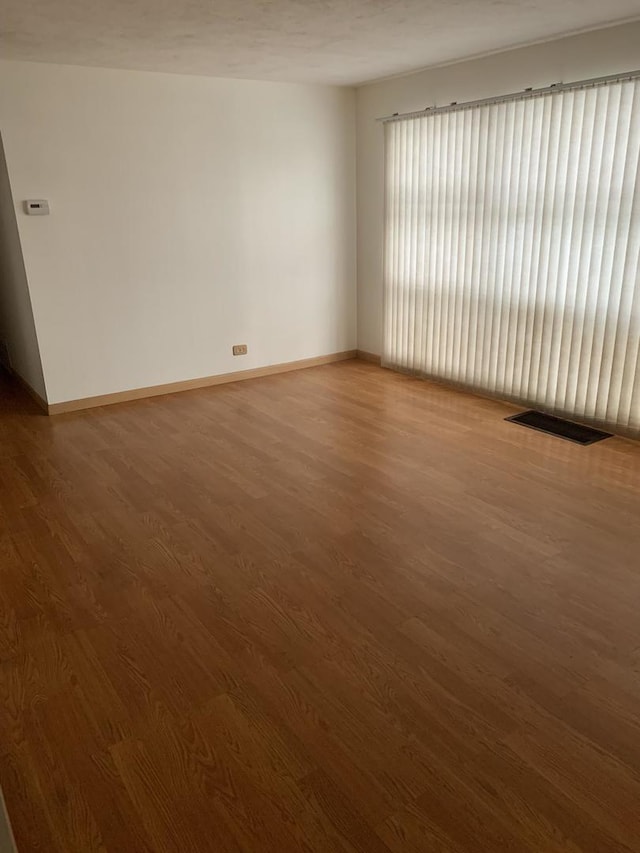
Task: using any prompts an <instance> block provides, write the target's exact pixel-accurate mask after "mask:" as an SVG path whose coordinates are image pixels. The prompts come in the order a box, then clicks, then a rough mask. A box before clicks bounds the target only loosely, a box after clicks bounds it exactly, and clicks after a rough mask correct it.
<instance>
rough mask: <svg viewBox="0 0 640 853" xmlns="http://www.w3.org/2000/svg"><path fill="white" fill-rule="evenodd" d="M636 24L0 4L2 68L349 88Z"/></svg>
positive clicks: (127, 3) (622, 2) (263, 2)
mask: <svg viewBox="0 0 640 853" xmlns="http://www.w3.org/2000/svg"><path fill="white" fill-rule="evenodd" d="M637 16H640V0H607V2H603V0H0V57H2V58H5V59H26V60H37V61H41V62H60V63H68V64H72V65H99V66H105V67H113V68H138V69H146V70H152V71H173V72H179V73H186V74H204V75H211V76H216V77H246V78H255V79H267V80H291V81H295V82H308V83H337V84H357V83H361V82H364V81H366V80H372V79H375V78H379V77H383V76H387V75H391V74H398V73H401V72H404V71H410V70H412V69H416V68H423V67H425V66H429V65H435V64H438V63H442V62H448V61H451V60H456V59H462V58H465V57H468V56H473V55H477V54H479V53H485V52H489V51H494V50H500V49H503V48H507V47H512V46H515V45H519V44H525V43H529V42H533V41H539V40H544V39H549V38H553V37H556V36H559V35H564V34H567V33H570V32H576V31H579V30H583V29H588V28H593V27H598V26H604V25H606V24H608V23H613V22H617V21H620V20H623V19H629V18H632V17H637Z"/></svg>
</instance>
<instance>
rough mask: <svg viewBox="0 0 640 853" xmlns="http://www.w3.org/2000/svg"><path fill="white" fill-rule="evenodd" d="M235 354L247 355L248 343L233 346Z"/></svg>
mask: <svg viewBox="0 0 640 853" xmlns="http://www.w3.org/2000/svg"><path fill="white" fill-rule="evenodd" d="M233 354H234V355H246V354H247V345H246V344H236V345H235V346H234V347H233Z"/></svg>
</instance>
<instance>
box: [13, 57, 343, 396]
mask: <svg viewBox="0 0 640 853" xmlns="http://www.w3.org/2000/svg"><path fill="white" fill-rule="evenodd" d="M354 100H355V95H354V92H353V91H352V90H348V89H338V88H332V87H320V86H318V87H314V86H296V85H289V84H279V83H260V82H252V81H241V80H219V79H211V78H202V77H188V76H178V75H168V74H152V73H144V72H128V71H112V70H104V69H88V68H72V67H66V66H53V65H41V64H32V63H19V62H0V131H1V132H2V135H3V137H4V143H5V149H6V156H7V163H8V168H9V175H10V178H11V184H12V187H13V195H14V200H15V203H16V209H17V217H18V227H19V231H20V238H21V241H22V247H23V253H24V259H25V267H26V272H27V277H28V281H29V288H30V292H31V299H32V303H33V310H34V317H35V323H36V328H37V331H38V339H39V342H40V350H41V354H42V362H43V367H44V374H45V378H46V385H47V392H48V393H47V396H48V400H49V402H52V403H55V402H61V401H64V400H70V399H77V398H81V397H86V396H92V395H96V394H105V393H110V392H115V391H121V390H126V389H131V388H139V387H144V386H149V385H156V384H161V383H165V382H172V381H178V380H182V379H191V378H197V377H201V376H209V375H212V374H217V373H226V372H230V371H234V370H244V369H247V368H250V367H256V366H261V365H267V364H274V363H280V362H285V361H293V360H297V359H302V358H307V357H312V356H317V355H323V354H328V353H333V352H338V351H343V350H348V349H351V348H355V346H356V294H355V109H354ZM26 198H47V199H49V201H50V204H51V215H50V216H48V217H27V216H25V215H24V214H23V213H22V211H21V207H20V205H21V202H22V200H24V199H26ZM235 343H246V344H248V346H249V355H248V356H244V357H235V358H234V357H233V356H232V355H231V347H232V345H233V344H235Z"/></svg>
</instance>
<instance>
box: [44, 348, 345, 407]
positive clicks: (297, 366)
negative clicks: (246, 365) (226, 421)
mask: <svg viewBox="0 0 640 853" xmlns="http://www.w3.org/2000/svg"><path fill="white" fill-rule="evenodd" d="M356 357H357V351H356V350H346V351H345V352H334V353H331V354H329V355H319V356H315V357H314V358H303V359H300V360H299V361H286V362H284V363H282V364H269V365H267V366H265V367H253V368H251V369H250V370H238V371H237V372H236V373H219V374H217V375H215V376H203V377H201V378H199V379H186V380H183V381H180V382H169V383H167V384H166V385H150V386H149V387H148V388H132V389H131V390H130V391H116V392H115V393H113V394H100V395H98V396H97V397H82V398H80V399H79V400H65V401H64V402H62V403H49V405H48V407H47V410H48V414H50V415H64V414H66V413H68V412H79V411H82V410H83V409H95V408H97V407H99V406H111V405H113V404H114V403H129V402H131V401H132V400H145V399H147V398H148V397H161V396H164V395H165V394H175V393H178V392H180V391H193V390H195V389H197V388H209V387H211V386H212V385H225V384H226V383H228V382H242V381H243V380H245V379H258V378H259V377H260V376H273V375H275V374H277V373H288V372H289V371H292V370H305V369H306V368H308V367H319V366H320V365H322V364H332V363H333V362H336V361H347V360H349V359H352V358H356Z"/></svg>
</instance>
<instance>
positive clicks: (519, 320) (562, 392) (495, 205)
mask: <svg viewBox="0 0 640 853" xmlns="http://www.w3.org/2000/svg"><path fill="white" fill-rule="evenodd" d="M385 137H386V138H385V147H386V210H385V244H386V245H385V305H384V326H385V328H384V351H383V363H384V364H385V365H386V366H389V367H394V368H397V369H401V370H408V371H412V372H416V373H419V374H422V375H425V376H432V377H437V378H442V379H445V380H448V381H451V382H456V383H461V384H463V385H466V386H469V387H471V388H476V389H479V390H482V391H485V392H489V393H491V394H494V395H496V396H499V397H504V398H508V399H513V400H517V401H520V402H522V403H526V404H529V405H535V406H536V407H537V408H541V409H543V410H546V411H549V412H552V413H555V414H564V415H565V416H567V417H573V418H575V419H586V420H592V421H596V422H599V423H602V424H607V425H608V426H615V427H617V428H619V429H621V430H622V431H625V432H631V433H634V434H638V433H640V372H639V370H640V364H639V362H638V354H639V344H640V282H639V281H638V271H639V255H640V191H639V190H638V181H639V177H640V175H639V168H638V161H639V157H640V83H639V82H638V81H637V80H628V81H625V82H615V83H609V84H607V85H597V86H591V87H588V88H582V89H572V90H568V91H560V92H555V93H551V94H543V95H539V96H534V97H530V98H528V99H520V100H510V101H503V102H499V103H493V104H489V105H483V106H476V107H468V108H464V109H458V110H453V111H450V112H443V113H438V114H435V115H432V116H429V115H428V114H427V115H425V116H420V117H417V118H416V117H412V118H407V119H401V120H395V121H390V122H388V123H386V124H385Z"/></svg>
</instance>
